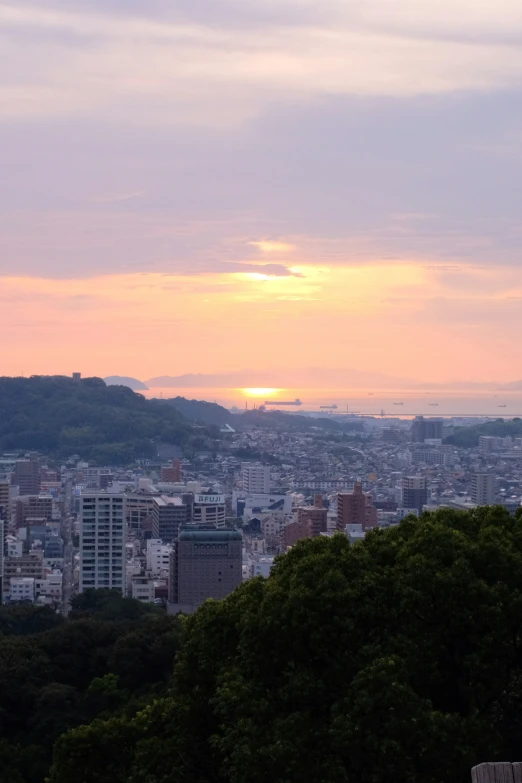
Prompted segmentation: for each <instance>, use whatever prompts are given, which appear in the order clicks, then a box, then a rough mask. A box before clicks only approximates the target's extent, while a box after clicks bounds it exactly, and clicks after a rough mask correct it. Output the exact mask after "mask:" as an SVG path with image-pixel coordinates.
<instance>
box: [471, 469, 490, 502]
mask: <svg viewBox="0 0 522 783" xmlns="http://www.w3.org/2000/svg"><path fill="white" fill-rule="evenodd" d="M471 502H472V503H476V504H477V506H491V505H493V503H494V502H495V476H494V475H493V474H492V473H473V474H472V475H471Z"/></svg>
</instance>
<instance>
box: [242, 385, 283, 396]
mask: <svg viewBox="0 0 522 783" xmlns="http://www.w3.org/2000/svg"><path fill="white" fill-rule="evenodd" d="M241 391H242V392H243V394H245V395H246V396H247V397H270V395H271V394H276V393H277V392H279V391H281V389H268V388H264V387H263V388H261V387H256V388H255V389H241Z"/></svg>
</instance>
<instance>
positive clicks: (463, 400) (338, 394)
mask: <svg viewBox="0 0 522 783" xmlns="http://www.w3.org/2000/svg"><path fill="white" fill-rule="evenodd" d="M142 393H143V394H145V396H146V397H148V398H154V397H162V398H163V399H169V398H172V397H177V396H178V395H179V396H180V397H186V398H187V399H197V400H207V401H208V402H216V403H218V404H219V405H223V406H224V407H226V408H231V407H232V406H236V407H237V408H240V409H245V407H246V404H247V403H248V408H249V409H252V408H253V407H254V405H257V406H259V405H262V404H263V403H264V402H265V401H267V400H269V401H271V402H276V401H280V400H285V401H286V400H295V399H299V400H301V402H302V405H301V406H286V405H285V406H281V410H285V411H287V412H294V413H296V412H297V413H299V412H301V413H302V412H304V411H316V412H318V411H320V410H321V406H329V405H337V409H336V410H334V411H332V412H333V413H335V414H341V413H343V414H345V413H347V412H348V413H361V414H366V415H371V414H373V415H376V416H379V415H381V411H383V410H384V412H385V414H386V416H397V417H407V416H415V415H425V416H493V417H495V418H513V417H515V416H522V392H520V391H509V392H508V391H490V390H488V391H483V390H481V391H475V390H473V391H469V390H463V391H454V390H451V391H444V390H442V391H441V390H439V389H437V390H435V391H419V390H418V389H415V390H397V389H393V390H383V389H378V390H375V391H372V390H371V389H369V390H362V389H302V388H301V389H292V388H285V389H267V390H261V389H256V390H253V389H230V388H190V389H189V388H179V389H174V388H163V389H161V388H154V389H149V390H148V391H146V392H142ZM400 403H402V404H400ZM269 407H270V408H273V409H277V405H272V406H269Z"/></svg>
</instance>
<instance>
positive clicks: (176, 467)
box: [160, 459, 181, 484]
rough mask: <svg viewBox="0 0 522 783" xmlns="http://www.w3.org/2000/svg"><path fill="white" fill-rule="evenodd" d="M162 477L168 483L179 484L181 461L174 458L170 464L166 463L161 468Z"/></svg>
mask: <svg viewBox="0 0 522 783" xmlns="http://www.w3.org/2000/svg"><path fill="white" fill-rule="evenodd" d="M160 479H161V481H165V482H166V483H172V484H179V483H180V481H181V462H180V461H179V459H173V460H172V462H171V464H170V465H164V466H163V467H162V468H161V470H160Z"/></svg>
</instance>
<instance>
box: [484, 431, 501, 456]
mask: <svg viewBox="0 0 522 783" xmlns="http://www.w3.org/2000/svg"><path fill="white" fill-rule="evenodd" d="M502 440H503V439H502V438H497V437H496V436H495V435H480V436H479V449H480V450H481V451H486V452H489V451H495V449H499V448H500V447H501V446H502Z"/></svg>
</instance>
